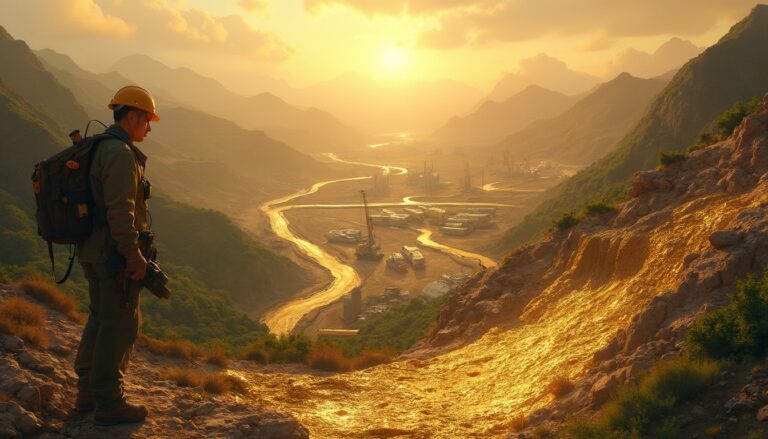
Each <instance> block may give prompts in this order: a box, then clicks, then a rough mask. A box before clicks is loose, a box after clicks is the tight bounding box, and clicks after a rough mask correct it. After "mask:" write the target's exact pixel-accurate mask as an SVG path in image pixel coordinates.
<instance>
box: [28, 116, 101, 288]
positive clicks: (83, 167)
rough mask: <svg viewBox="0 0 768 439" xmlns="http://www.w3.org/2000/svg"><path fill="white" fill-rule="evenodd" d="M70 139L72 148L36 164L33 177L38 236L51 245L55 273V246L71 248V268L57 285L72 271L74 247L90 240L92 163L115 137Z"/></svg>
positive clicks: (74, 136) (75, 133)
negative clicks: (102, 143) (98, 150)
mask: <svg viewBox="0 0 768 439" xmlns="http://www.w3.org/2000/svg"><path fill="white" fill-rule="evenodd" d="M70 138H72V146H70V147H68V148H66V149H65V150H63V151H61V152H59V153H57V154H55V155H53V156H52V157H50V158H48V159H46V160H43V161H41V162H38V163H37V164H35V170H34V172H33V173H32V188H33V190H34V193H35V202H36V206H37V211H36V214H35V218H36V219H37V233H38V235H40V236H41V237H42V238H43V240H45V241H46V242H47V243H48V255H49V256H50V258H51V271H54V261H53V244H69V245H70V250H69V253H70V254H69V267H67V272H66V274H65V275H64V277H63V278H62V279H61V280H57V281H56V283H57V284H61V283H64V282H65V281H66V280H67V278H69V274H70V272H71V271H72V263H73V261H74V258H75V255H74V249H73V247H72V246H73V245H74V244H77V243H79V242H82V241H84V240H85V239H87V238H88V237H89V236H90V235H91V232H92V231H93V223H94V216H95V212H94V210H95V204H94V201H93V194H92V193H91V178H90V173H91V162H92V161H93V155H94V152H95V151H96V148H97V147H98V144H99V142H100V141H101V140H104V139H107V138H114V136H112V135H110V134H107V133H101V134H96V135H94V136H91V137H86V138H82V137H81V136H80V131H79V130H75V131H73V132H72V133H71V134H70ZM54 280H55V271H54Z"/></svg>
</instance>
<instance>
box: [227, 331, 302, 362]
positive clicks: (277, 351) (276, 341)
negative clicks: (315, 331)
mask: <svg viewBox="0 0 768 439" xmlns="http://www.w3.org/2000/svg"><path fill="white" fill-rule="evenodd" d="M311 350H312V340H310V339H309V338H308V337H307V336H305V335H303V334H290V335H281V336H279V337H276V336H274V335H273V334H272V333H270V334H268V335H267V336H265V337H262V338H260V339H259V340H257V341H255V342H254V343H252V344H251V345H249V346H248V347H247V348H246V349H245V350H244V351H243V353H242V354H241V356H242V357H243V358H245V359H248V360H253V361H256V362H258V363H260V364H266V363H303V362H304V361H305V360H306V358H307V355H309V352H310V351H311Z"/></svg>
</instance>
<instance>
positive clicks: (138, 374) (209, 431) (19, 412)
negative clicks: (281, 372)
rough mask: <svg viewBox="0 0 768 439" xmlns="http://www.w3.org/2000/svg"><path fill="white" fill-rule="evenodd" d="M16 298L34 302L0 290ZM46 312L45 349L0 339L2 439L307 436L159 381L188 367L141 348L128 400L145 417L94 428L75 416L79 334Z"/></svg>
mask: <svg viewBox="0 0 768 439" xmlns="http://www.w3.org/2000/svg"><path fill="white" fill-rule="evenodd" d="M15 296H21V297H24V298H25V299H27V300H29V301H30V302H34V300H33V299H31V298H29V297H27V296H26V295H25V294H24V292H22V291H20V290H18V289H16V288H14V287H11V286H7V285H0V302H2V301H4V300H7V299H8V298H10V297H15ZM46 314H47V318H46V323H45V328H44V330H45V332H46V334H47V335H48V337H49V338H50V339H51V343H50V347H49V348H45V349H43V348H37V347H34V346H32V345H30V344H27V343H25V342H24V341H23V340H21V339H20V338H18V337H16V336H13V335H7V334H6V335H3V334H0V437H3V438H6V437H7V438H21V437H24V438H27V437H77V438H81V437H82V438H97V437H106V436H109V435H118V436H121V437H122V436H128V435H130V436H131V437H136V438H141V437H201V438H202V437H232V438H238V437H239V438H249V437H253V438H291V439H293V438H296V439H298V438H306V437H308V433H307V430H306V429H305V428H304V427H303V426H302V425H301V424H299V423H298V422H297V421H296V420H295V419H294V418H293V417H291V416H289V415H285V414H281V413H277V412H275V411H272V410H268V409H265V408H263V407H258V406H254V405H253V404H248V403H246V402H243V400H246V398H239V397H236V396H230V395H213V394H207V393H205V392H204V391H203V390H202V389H199V388H193V389H188V388H181V387H177V386H176V385H174V384H173V383H171V382H170V381H164V380H162V379H160V376H159V371H160V370H161V369H163V368H167V367H175V366H188V364H184V362H183V361H182V360H173V359H169V358H165V357H158V356H156V355H153V354H151V353H148V352H144V351H143V350H142V349H141V348H139V349H137V350H136V351H134V354H133V355H132V358H131V364H130V366H129V372H128V374H127V375H126V394H127V396H128V397H129V399H130V401H132V402H135V403H140V404H144V405H146V406H147V407H148V408H149V410H150V416H149V417H148V418H147V420H146V421H145V422H143V423H141V424H135V425H127V426H117V427H95V426H94V424H93V419H92V416H91V415H90V414H79V413H77V412H74V411H73V406H74V400H75V396H76V387H75V383H76V379H77V377H76V376H75V373H74V371H73V369H72V364H73V362H74V353H75V351H76V349H77V343H78V340H79V336H80V333H81V331H82V329H81V327H80V326H78V325H77V324H75V323H72V322H71V321H69V320H67V319H66V318H65V317H64V316H63V315H61V314H59V313H58V312H56V311H52V310H46ZM199 366H200V367H211V366H202V365H199Z"/></svg>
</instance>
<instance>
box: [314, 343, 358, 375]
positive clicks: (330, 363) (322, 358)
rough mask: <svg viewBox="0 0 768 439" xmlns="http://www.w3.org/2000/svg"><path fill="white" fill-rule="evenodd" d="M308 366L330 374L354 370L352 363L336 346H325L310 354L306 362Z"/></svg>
mask: <svg viewBox="0 0 768 439" xmlns="http://www.w3.org/2000/svg"><path fill="white" fill-rule="evenodd" d="M306 363H307V366H309V367H311V368H313V369H319V370H327V371H329V372H347V371H350V370H352V361H351V360H350V359H349V358H347V357H345V356H344V355H342V353H341V350H339V348H337V347H335V346H323V347H320V348H317V349H315V350H314V351H312V352H310V353H309V355H308V356H307V360H306Z"/></svg>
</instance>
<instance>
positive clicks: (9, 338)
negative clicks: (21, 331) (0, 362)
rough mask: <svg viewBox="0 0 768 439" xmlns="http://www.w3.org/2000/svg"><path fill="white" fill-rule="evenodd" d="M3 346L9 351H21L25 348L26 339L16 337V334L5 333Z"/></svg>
mask: <svg viewBox="0 0 768 439" xmlns="http://www.w3.org/2000/svg"><path fill="white" fill-rule="evenodd" d="M0 344H2V347H3V349H4V350H6V351H7V352H19V351H20V350H22V349H23V348H24V340H22V339H20V338H19V337H16V336H15V335H3V336H2V343H0Z"/></svg>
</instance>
